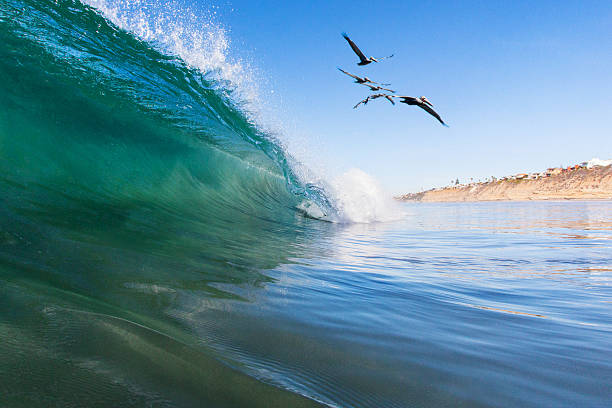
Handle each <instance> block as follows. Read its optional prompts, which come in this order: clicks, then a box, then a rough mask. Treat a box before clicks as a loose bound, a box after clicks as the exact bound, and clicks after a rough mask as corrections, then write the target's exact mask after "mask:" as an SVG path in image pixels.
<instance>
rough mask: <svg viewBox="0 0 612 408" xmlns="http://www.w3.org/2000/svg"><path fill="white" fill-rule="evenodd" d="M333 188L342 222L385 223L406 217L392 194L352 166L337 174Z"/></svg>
mask: <svg viewBox="0 0 612 408" xmlns="http://www.w3.org/2000/svg"><path fill="white" fill-rule="evenodd" d="M332 189H333V191H332V193H331V194H332V196H333V198H334V203H335V205H336V206H337V209H338V213H339V214H338V216H339V221H341V222H358V223H369V222H385V221H394V220H398V219H401V218H403V217H404V216H405V213H404V211H403V210H402V208H401V206H400V205H399V203H397V201H395V200H394V199H393V197H392V195H391V194H390V193H388V192H387V191H385V190H384V189H383V188H382V187H381V186H380V184H379V183H378V182H377V181H376V180H375V179H374V178H373V177H372V176H370V175H369V174H367V173H365V172H364V171H362V170H359V169H351V170H349V171H347V172H346V173H344V174H342V175H341V176H339V177H337V178H336V179H335V180H334V181H333V183H332Z"/></svg>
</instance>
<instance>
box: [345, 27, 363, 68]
mask: <svg viewBox="0 0 612 408" xmlns="http://www.w3.org/2000/svg"><path fill="white" fill-rule="evenodd" d="M342 36H343V37H344V39H345V40H346V41H347V42H348V43H349V45H350V46H351V48H352V49H353V51H354V52H355V54H357V56H358V57H359V59H360V60H361V62H365V61H367V60H368V59H367V58H366V56H365V55H363V52H361V50H360V49H359V47H357V45H355V43H354V42H353V41H351V39H350V38H349V36H348V35H346V33H342Z"/></svg>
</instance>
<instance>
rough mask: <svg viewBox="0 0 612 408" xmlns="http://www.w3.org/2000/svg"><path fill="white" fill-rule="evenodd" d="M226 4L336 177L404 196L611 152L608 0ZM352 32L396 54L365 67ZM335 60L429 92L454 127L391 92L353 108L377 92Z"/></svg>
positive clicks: (406, 89) (237, 47)
mask: <svg viewBox="0 0 612 408" xmlns="http://www.w3.org/2000/svg"><path fill="white" fill-rule="evenodd" d="M205 4H209V3H205ZM215 4H216V6H217V7H218V8H217V12H218V14H217V15H218V18H219V20H220V22H221V24H222V25H223V26H224V27H225V28H227V29H228V31H229V37H230V39H231V41H232V54H233V55H236V56H237V57H240V58H244V59H245V60H247V61H248V62H249V63H250V64H251V65H252V66H253V67H254V68H256V70H257V71H258V72H259V75H260V76H262V77H264V78H265V80H266V81H267V83H268V84H269V85H270V86H271V87H272V89H273V90H274V91H275V92H274V94H268V96H266V98H268V97H269V98H270V100H271V101H272V105H274V104H276V106H278V112H277V114H278V117H279V119H281V120H282V121H283V122H286V124H287V126H286V128H287V132H288V133H292V132H295V133H297V134H299V135H300V138H301V139H302V140H303V141H304V142H303V144H304V145H305V146H306V147H307V149H309V150H311V153H312V155H316V156H317V158H318V160H319V161H320V162H324V163H326V164H327V165H328V166H329V167H330V168H331V169H333V171H335V172H337V171H342V170H345V169H349V168H352V167H357V168H360V169H362V170H364V171H366V172H367V173H369V174H371V175H373V176H374V177H376V178H377V179H378V180H379V181H380V182H381V183H382V184H383V185H384V186H385V187H387V188H388V189H389V190H390V191H391V192H393V193H403V192H412V191H418V190H420V189H421V188H429V187H436V186H442V185H446V184H447V183H448V182H449V181H450V180H451V179H456V178H459V179H460V180H462V181H465V180H468V179H469V178H470V177H474V178H475V179H478V178H485V177H488V176H492V175H494V176H504V175H509V174H513V173H517V172H523V171H536V170H542V169H544V168H546V167H550V166H559V165H570V164H574V163H577V162H580V161H584V160H588V159H590V158H592V157H601V158H605V159H607V158H612V125H611V121H612V2H610V1H609V0H607V1H512V2H510V1H435V2H434V1H423V0H420V1H409V0H405V1H388V2H382V1H381V2H371V1H354V0H352V1H333V2H330V1H306V2H287V1H251V0H249V1H239V0H232V1H227V0H224V1H222V2H218V3H215ZM343 31H346V32H347V33H348V34H349V35H350V36H351V38H352V39H353V40H354V41H355V42H356V43H357V44H358V45H359V46H360V47H361V48H362V50H364V52H365V53H366V54H367V55H374V56H383V55H388V54H391V53H395V57H394V58H392V59H390V60H387V61H384V62H381V63H379V64H370V65H368V66H366V67H358V66H357V65H356V62H357V58H356V56H355V55H354V54H353V53H352V51H351V50H350V48H349V47H348V45H347V44H346V42H345V41H344V40H343V39H342V37H341V35H340V33H341V32H343ZM336 67H342V68H344V69H345V70H347V71H349V72H353V73H355V74H358V75H367V76H368V77H370V78H372V79H373V80H379V81H382V82H391V83H392V84H393V86H392V88H393V89H396V90H397V91H398V94H404V95H413V96H420V95H425V96H427V97H428V98H429V99H430V100H431V102H432V103H433V104H434V105H435V107H436V109H437V111H438V112H439V113H440V114H441V115H442V117H443V118H444V119H445V120H446V121H447V123H449V125H450V128H444V127H442V126H441V125H440V124H439V123H437V122H436V121H435V119H433V118H432V117H430V116H429V115H427V114H426V113H425V112H424V111H422V110H420V109H418V108H416V107H409V106H406V105H401V106H395V107H394V106H392V105H390V104H389V103H387V102H386V101H384V100H377V101H374V102H372V103H370V104H368V105H367V106H365V107H361V108H359V109H356V110H353V109H352V106H353V105H354V104H355V103H356V102H358V101H359V100H360V99H362V98H363V97H365V96H366V95H367V94H368V93H369V91H368V90H367V88H365V87H362V86H359V85H356V84H353V83H351V80H350V78H348V77H345V76H344V75H342V74H341V73H339V72H338V71H337V70H336ZM277 98H278V99H277ZM288 137H291V135H289V136H288Z"/></svg>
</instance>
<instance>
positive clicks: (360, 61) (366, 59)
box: [342, 33, 394, 65]
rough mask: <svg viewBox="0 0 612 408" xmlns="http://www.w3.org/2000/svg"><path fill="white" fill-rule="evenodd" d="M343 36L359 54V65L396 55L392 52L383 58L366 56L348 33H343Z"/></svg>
mask: <svg viewBox="0 0 612 408" xmlns="http://www.w3.org/2000/svg"><path fill="white" fill-rule="evenodd" d="M342 36H343V37H344V39H345V40H346V41H347V42H348V43H349V45H350V46H351V48H352V49H353V51H354V52H355V54H357V56H358V57H359V62H358V63H357V65H368V64H370V63H372V62H378V61H380V60H383V59H386V58H391V57H393V55H394V54H391V55H389V56H388V57H383V58H374V57H370V58H366V56H365V55H363V52H361V50H360V49H359V47H357V45H356V44H355V43H354V42H353V41H352V40H351V39H350V38H349V36H348V35H346V33H342Z"/></svg>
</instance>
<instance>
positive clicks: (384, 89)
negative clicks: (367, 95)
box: [378, 86, 395, 93]
mask: <svg viewBox="0 0 612 408" xmlns="http://www.w3.org/2000/svg"><path fill="white" fill-rule="evenodd" d="M378 89H380V90H381V91H388V92H391V93H395V91H394V90H393V89H389V88H382V87H380V86H379V87H378Z"/></svg>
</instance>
